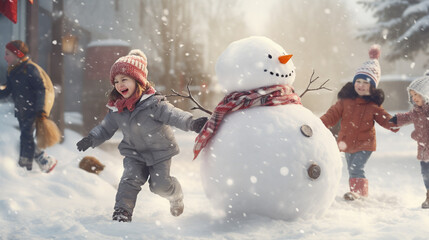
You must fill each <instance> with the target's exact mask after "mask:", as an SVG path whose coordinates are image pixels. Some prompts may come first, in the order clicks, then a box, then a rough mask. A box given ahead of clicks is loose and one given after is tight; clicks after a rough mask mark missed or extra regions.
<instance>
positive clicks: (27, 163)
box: [18, 157, 33, 171]
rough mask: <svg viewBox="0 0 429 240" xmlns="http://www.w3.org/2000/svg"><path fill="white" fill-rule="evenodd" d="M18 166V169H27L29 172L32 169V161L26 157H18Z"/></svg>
mask: <svg viewBox="0 0 429 240" xmlns="http://www.w3.org/2000/svg"><path fill="white" fill-rule="evenodd" d="M18 165H19V166H20V167H25V168H27V170H28V171H31V169H32V168H33V159H31V158H27V157H19V161H18Z"/></svg>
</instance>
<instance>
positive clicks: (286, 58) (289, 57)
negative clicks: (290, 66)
mask: <svg viewBox="0 0 429 240" xmlns="http://www.w3.org/2000/svg"><path fill="white" fill-rule="evenodd" d="M292 56H293V55H292V54H291V55H283V56H280V57H279V61H280V62H281V63H282V64H286V63H287V62H288V61H289V60H290V59H291V58H292Z"/></svg>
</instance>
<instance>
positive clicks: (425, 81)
mask: <svg viewBox="0 0 429 240" xmlns="http://www.w3.org/2000/svg"><path fill="white" fill-rule="evenodd" d="M410 90H413V91H414V92H416V93H418V94H420V95H421V96H422V97H423V98H424V100H425V103H426V104H427V103H429V70H426V72H425V74H424V75H423V77H419V78H417V79H415V80H414V81H412V82H411V83H410V85H409V86H408V87H407V91H408V100H409V101H410V103H411V104H414V102H413V98H412V97H411V95H410Z"/></svg>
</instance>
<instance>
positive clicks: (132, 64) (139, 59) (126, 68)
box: [110, 49, 148, 86]
mask: <svg viewBox="0 0 429 240" xmlns="http://www.w3.org/2000/svg"><path fill="white" fill-rule="evenodd" d="M118 74H123V75H126V76H129V77H131V78H133V79H134V80H136V81H137V82H140V83H141V84H142V86H146V84H147V74H148V72H147V58H146V55H145V54H144V53H143V52H142V51H141V50H139V49H133V50H131V51H130V52H129V53H128V55H127V56H123V57H120V58H119V59H118V60H116V62H115V63H114V64H113V65H112V67H111V68H110V82H111V83H112V85H115V83H114V80H115V76H116V75H118Z"/></svg>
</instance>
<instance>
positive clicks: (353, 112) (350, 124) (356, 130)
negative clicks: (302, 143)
mask: <svg viewBox="0 0 429 240" xmlns="http://www.w3.org/2000/svg"><path fill="white" fill-rule="evenodd" d="M391 118H392V116H391V115H390V114H389V113H387V112H386V111H385V110H384V108H383V107H382V106H379V105H377V104H376V103H374V102H371V101H367V100H365V99H363V98H360V97H358V98H355V99H352V98H345V99H339V100H338V101H337V102H336V103H335V104H334V105H333V106H331V107H330V108H329V109H328V111H327V112H326V113H325V114H324V115H323V116H322V117H321V118H320V119H321V120H322V122H323V123H324V124H325V126H326V127H328V128H330V127H333V126H335V124H337V122H338V121H340V120H341V129H340V132H339V134H338V139H337V141H338V147H339V149H340V151H342V152H347V153H355V152H359V151H375V150H376V137H375V127H374V121H375V122H377V123H378V124H380V125H381V126H382V127H384V128H386V129H389V130H391V131H393V132H396V131H398V130H397V129H394V127H396V125H395V124H393V123H391V122H389V120H390V119H391Z"/></svg>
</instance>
